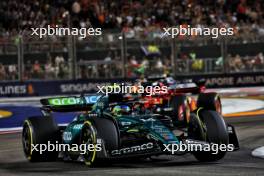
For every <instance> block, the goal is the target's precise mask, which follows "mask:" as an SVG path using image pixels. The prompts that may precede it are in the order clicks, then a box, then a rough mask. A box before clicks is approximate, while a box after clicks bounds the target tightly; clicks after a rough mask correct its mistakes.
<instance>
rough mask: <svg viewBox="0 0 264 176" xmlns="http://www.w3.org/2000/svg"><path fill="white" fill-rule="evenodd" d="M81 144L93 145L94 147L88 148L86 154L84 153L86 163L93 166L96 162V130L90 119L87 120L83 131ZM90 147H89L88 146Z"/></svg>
mask: <svg viewBox="0 0 264 176" xmlns="http://www.w3.org/2000/svg"><path fill="white" fill-rule="evenodd" d="M80 139H81V142H80V143H81V144H85V145H86V146H89V145H91V144H92V145H93V147H92V149H90V150H86V152H85V153H84V154H82V157H83V160H84V163H85V164H86V165H88V166H93V165H94V164H95V159H96V150H97V149H96V144H97V138H96V131H95V128H94V126H93V124H92V123H91V122H90V121H88V120H87V121H85V122H84V124H83V127H82V131H81V136H80ZM87 149H88V148H87Z"/></svg>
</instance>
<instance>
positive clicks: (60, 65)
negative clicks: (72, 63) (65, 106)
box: [0, 56, 70, 80]
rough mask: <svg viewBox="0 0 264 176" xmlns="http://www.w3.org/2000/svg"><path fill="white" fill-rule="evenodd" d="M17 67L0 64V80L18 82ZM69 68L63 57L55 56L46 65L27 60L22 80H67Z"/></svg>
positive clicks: (15, 65)
mask: <svg viewBox="0 0 264 176" xmlns="http://www.w3.org/2000/svg"><path fill="white" fill-rule="evenodd" d="M18 70H19V69H18V65H17V64H11V65H3V64H1V63H0V80H18V78H19V77H18V74H19V71H18ZM69 76H70V75H69V67H68V64H67V63H66V61H65V60H64V58H63V56H56V57H55V59H54V61H53V60H52V59H50V58H48V59H47V62H46V63H40V62H39V60H35V61H34V62H31V60H27V61H26V63H25V64H24V65H23V75H22V79H23V80H35V79H37V80H38V79H40V80H41V79H45V80H54V79H69Z"/></svg>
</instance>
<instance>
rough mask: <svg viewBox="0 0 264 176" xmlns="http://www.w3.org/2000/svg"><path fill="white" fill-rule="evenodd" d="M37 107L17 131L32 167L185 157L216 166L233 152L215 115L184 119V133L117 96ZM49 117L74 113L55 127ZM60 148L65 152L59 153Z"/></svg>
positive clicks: (229, 135) (204, 112) (231, 136)
mask: <svg viewBox="0 0 264 176" xmlns="http://www.w3.org/2000/svg"><path fill="white" fill-rule="evenodd" d="M41 103H42V105H43V106H42V107H41V110H42V113H43V116H39V117H29V118H28V119H27V120H25V122H24V125H23V132H22V142H23V149H24V153H25V156H26V158H27V159H28V160H29V161H32V162H33V161H54V160H57V159H58V158H61V159H63V160H77V161H83V162H84V163H85V164H87V165H94V164H95V163H98V164H100V162H101V161H103V160H105V159H115V158H129V157H138V158H147V157H151V156H157V155H164V154H166V155H182V154H185V153H192V154H193V155H194V156H195V157H196V158H197V159H198V160H199V161H217V160H220V159H221V158H223V157H224V156H225V154H226V152H228V151H233V150H236V149H238V147H239V146H238V141H237V137H236V134H235V130H234V127H232V126H231V125H226V123H225V121H224V120H223V118H222V116H221V115H220V114H219V113H218V112H216V111H213V110H209V109H206V108H203V107H198V108H197V109H196V110H195V111H193V112H191V113H190V122H189V123H188V125H187V126H186V127H184V128H178V127H177V125H175V124H177V123H176V121H177V119H174V118H173V117H170V116H167V115H163V114H162V113H155V112H152V111H151V110H148V109H145V111H142V109H140V108H138V107H140V105H141V104H142V102H141V101H136V100H127V99H125V98H124V97H123V96H122V95H119V94H110V95H108V96H97V95H96V96H93V95H87V96H80V97H58V98H49V99H42V100H41ZM53 112H76V117H75V118H74V120H73V121H72V122H71V123H69V124H67V125H66V126H65V125H64V126H60V125H58V124H56V123H55V120H54V117H53V116H52V114H53ZM43 144H47V145H49V146H48V147H47V146H45V147H44V146H43ZM62 144H64V145H63V146H64V147H65V146H68V147H69V148H67V150H66V149H65V148H61V146H62ZM197 145H198V147H200V148H199V149H198V150H197ZM58 146H59V147H58ZM80 146H81V147H80ZM181 146H188V149H186V147H185V149H184V150H183V148H181ZM189 146H192V147H193V146H196V148H189ZM217 146H218V147H217ZM219 146H221V148H220V147H219ZM50 148H51V149H53V150H51V149H50ZM83 148H85V152H83V150H82V149H83ZM216 148H217V150H216ZM44 149H45V150H44ZM49 149H50V150H49ZM73 149H75V150H73ZM194 149H196V150H194Z"/></svg>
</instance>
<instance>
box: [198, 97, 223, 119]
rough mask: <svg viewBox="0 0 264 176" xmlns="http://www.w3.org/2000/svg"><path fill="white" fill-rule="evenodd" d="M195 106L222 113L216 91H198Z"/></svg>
mask: <svg viewBox="0 0 264 176" xmlns="http://www.w3.org/2000/svg"><path fill="white" fill-rule="evenodd" d="M197 107H203V108H204V109H207V110H213V111H216V112H218V113H219V114H222V104H221V99H220V96H219V95H218V94H217V93H200V94H199V96H198V100H197Z"/></svg>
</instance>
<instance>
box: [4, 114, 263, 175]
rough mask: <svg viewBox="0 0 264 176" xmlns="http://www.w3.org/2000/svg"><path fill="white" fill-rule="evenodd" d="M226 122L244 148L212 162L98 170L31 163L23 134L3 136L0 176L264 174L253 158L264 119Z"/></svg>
mask: <svg viewBox="0 0 264 176" xmlns="http://www.w3.org/2000/svg"><path fill="white" fill-rule="evenodd" d="M226 121H227V122H228V123H230V124H233V125H234V126H235V127H236V130H237V134H238V138H239V141H240V147H241V148H240V150H239V151H236V152H231V153H228V154H227V155H226V156H225V158H224V159H222V160H220V161H218V162H213V163H200V162H198V161H196V159H195V158H194V157H193V156H192V155H191V154H187V155H183V156H173V157H171V156H170V157H168V156H159V157H156V158H153V159H151V160H150V159H147V160H140V161H138V160H136V161H131V160H130V161H129V160H125V161H124V160H123V161H119V162H111V163H110V162H109V163H108V164H105V165H103V166H99V167H96V168H89V167H87V166H85V165H84V164H83V163H77V162H63V161H58V162H44V163H30V162H28V161H27V160H26V159H25V157H24V155H23V152H22V145H21V134H20V133H16V134H4V135H0V175H10V176H13V175H14V176H15V175H34V176H36V175H37V176H42V175H45V176H46V175H71V176H73V175H91V176H96V175H106V176H111V175H122V176H123V175H133V176H134V175H152V176H155V175H164V176H165V175H166V176H167V175H192V176H193V175H209V176H212V175H221V176H222V175H264V159H259V158H254V157H252V156H251V151H252V150H253V149H255V148H256V147H259V146H263V144H264V116H254V117H252V116H251V117H235V118H228V119H226Z"/></svg>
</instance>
